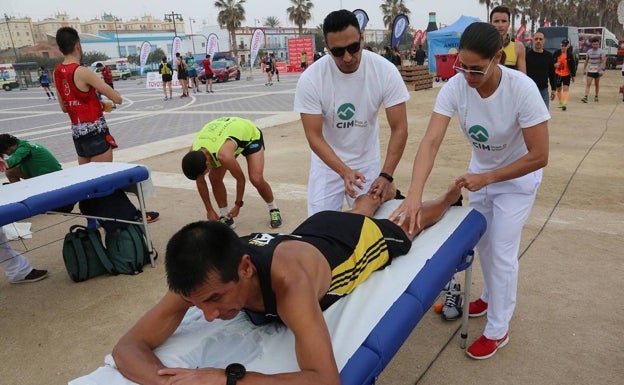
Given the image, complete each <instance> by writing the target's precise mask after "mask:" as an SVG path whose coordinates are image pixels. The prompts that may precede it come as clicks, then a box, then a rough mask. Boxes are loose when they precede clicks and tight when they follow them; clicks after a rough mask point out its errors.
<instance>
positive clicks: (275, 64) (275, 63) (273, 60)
mask: <svg viewBox="0 0 624 385" xmlns="http://www.w3.org/2000/svg"><path fill="white" fill-rule="evenodd" d="M269 56H271V62H272V63H273V75H275V76H276V77H277V82H278V83H279V81H280V78H279V70H278V69H277V61H276V60H275V53H271V55H269Z"/></svg>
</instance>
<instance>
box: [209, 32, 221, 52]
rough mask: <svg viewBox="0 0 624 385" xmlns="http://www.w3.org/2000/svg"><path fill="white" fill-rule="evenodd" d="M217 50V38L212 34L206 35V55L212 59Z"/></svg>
mask: <svg viewBox="0 0 624 385" xmlns="http://www.w3.org/2000/svg"><path fill="white" fill-rule="evenodd" d="M218 49H219V36H217V35H216V34H214V33H211V34H210V35H208V41H207V42H206V55H210V57H211V58H212V57H213V56H214V54H215V52H217V50H218Z"/></svg>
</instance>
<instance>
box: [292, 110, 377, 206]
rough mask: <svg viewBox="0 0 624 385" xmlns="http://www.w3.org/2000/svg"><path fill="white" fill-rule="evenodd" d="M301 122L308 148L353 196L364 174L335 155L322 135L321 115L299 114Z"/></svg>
mask: <svg viewBox="0 0 624 385" xmlns="http://www.w3.org/2000/svg"><path fill="white" fill-rule="evenodd" d="M301 122H302V124H303V131H304V132H305V136H306V139H307V140H308V144H309V145H310V149H312V151H314V153H315V154H316V155H317V156H318V157H319V158H320V159H321V160H322V161H323V162H324V163H325V164H326V165H327V166H328V167H329V168H331V169H332V170H334V171H335V172H336V173H337V174H338V175H340V177H341V178H342V179H343V180H344V183H345V189H346V191H347V194H349V196H350V197H352V198H355V197H356V196H357V195H358V194H357V192H356V191H355V188H354V185H355V187H358V188H359V189H360V190H361V189H362V187H363V182H366V178H365V177H364V174H362V173H360V172H357V171H354V170H352V169H351V168H350V167H349V166H347V165H346V164H345V163H344V162H343V161H342V160H341V159H340V158H339V157H338V155H336V153H335V152H334V150H333V149H332V148H331V146H330V145H329V143H327V141H326V140H325V138H324V137H323V116H322V115H316V114H304V113H302V114H301Z"/></svg>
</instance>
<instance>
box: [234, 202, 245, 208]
mask: <svg viewBox="0 0 624 385" xmlns="http://www.w3.org/2000/svg"><path fill="white" fill-rule="evenodd" d="M234 204H235V205H236V206H238V207H243V204H245V202H243V201H236V202H234Z"/></svg>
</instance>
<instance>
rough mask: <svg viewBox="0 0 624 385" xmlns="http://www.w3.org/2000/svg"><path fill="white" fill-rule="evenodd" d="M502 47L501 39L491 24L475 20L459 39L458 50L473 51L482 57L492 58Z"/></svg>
mask: <svg viewBox="0 0 624 385" xmlns="http://www.w3.org/2000/svg"><path fill="white" fill-rule="evenodd" d="M502 48H503V39H502V38H501V35H500V33H499V32H498V30H497V29H496V27H494V26H493V25H492V24H489V23H481V22H475V23H472V24H470V25H469V26H468V27H466V29H465V30H464V32H463V33H462V36H461V38H460V39H459V50H460V51H461V50H462V49H465V50H467V51H471V52H474V53H476V54H478V55H479V56H481V57H482V58H484V59H486V58H487V59H491V58H493V57H494V56H495V55H496V53H497V52H498V51H500V50H501V49H502Z"/></svg>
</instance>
